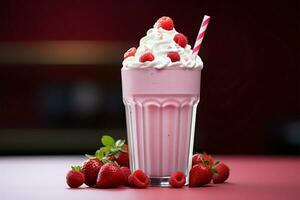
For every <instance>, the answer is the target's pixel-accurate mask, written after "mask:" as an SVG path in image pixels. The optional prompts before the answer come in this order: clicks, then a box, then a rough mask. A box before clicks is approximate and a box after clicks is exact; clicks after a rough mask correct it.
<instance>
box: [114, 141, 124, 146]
mask: <svg viewBox="0 0 300 200" xmlns="http://www.w3.org/2000/svg"><path fill="white" fill-rule="evenodd" d="M124 144H125V140H117V141H116V147H122V146H123V145H124Z"/></svg>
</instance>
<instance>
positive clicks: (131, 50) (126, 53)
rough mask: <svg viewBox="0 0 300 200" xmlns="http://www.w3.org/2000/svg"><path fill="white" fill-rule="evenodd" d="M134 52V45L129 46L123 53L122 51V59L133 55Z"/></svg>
mask: <svg viewBox="0 0 300 200" xmlns="http://www.w3.org/2000/svg"><path fill="white" fill-rule="evenodd" d="M135 53H136V48H135V47H131V48H130V49H128V50H127V51H126V52H125V53H124V56H123V57H124V59H126V58H128V57H130V56H134V55H135Z"/></svg>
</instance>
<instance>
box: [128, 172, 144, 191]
mask: <svg viewBox="0 0 300 200" xmlns="http://www.w3.org/2000/svg"><path fill="white" fill-rule="evenodd" d="M128 182H129V184H130V186H132V187H136V188H146V187H147V186H148V184H149V178H148V176H146V175H145V173H144V172H143V171H142V170H140V169H138V170H136V171H135V172H133V173H132V174H131V175H130V176H129V177H128Z"/></svg>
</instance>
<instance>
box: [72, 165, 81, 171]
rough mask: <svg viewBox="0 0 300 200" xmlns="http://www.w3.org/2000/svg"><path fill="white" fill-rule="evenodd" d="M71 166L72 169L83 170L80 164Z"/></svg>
mask: <svg viewBox="0 0 300 200" xmlns="http://www.w3.org/2000/svg"><path fill="white" fill-rule="evenodd" d="M71 168H72V170H74V171H78V172H80V170H81V167H80V166H71Z"/></svg>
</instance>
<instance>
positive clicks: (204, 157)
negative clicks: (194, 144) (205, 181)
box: [192, 153, 214, 167]
mask: <svg viewBox="0 0 300 200" xmlns="http://www.w3.org/2000/svg"><path fill="white" fill-rule="evenodd" d="M196 164H203V165H205V166H207V167H212V166H213V164H214V160H213V158H212V157H211V155H208V154H206V153H196V154H194V155H193V158H192V166H194V165H196Z"/></svg>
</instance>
